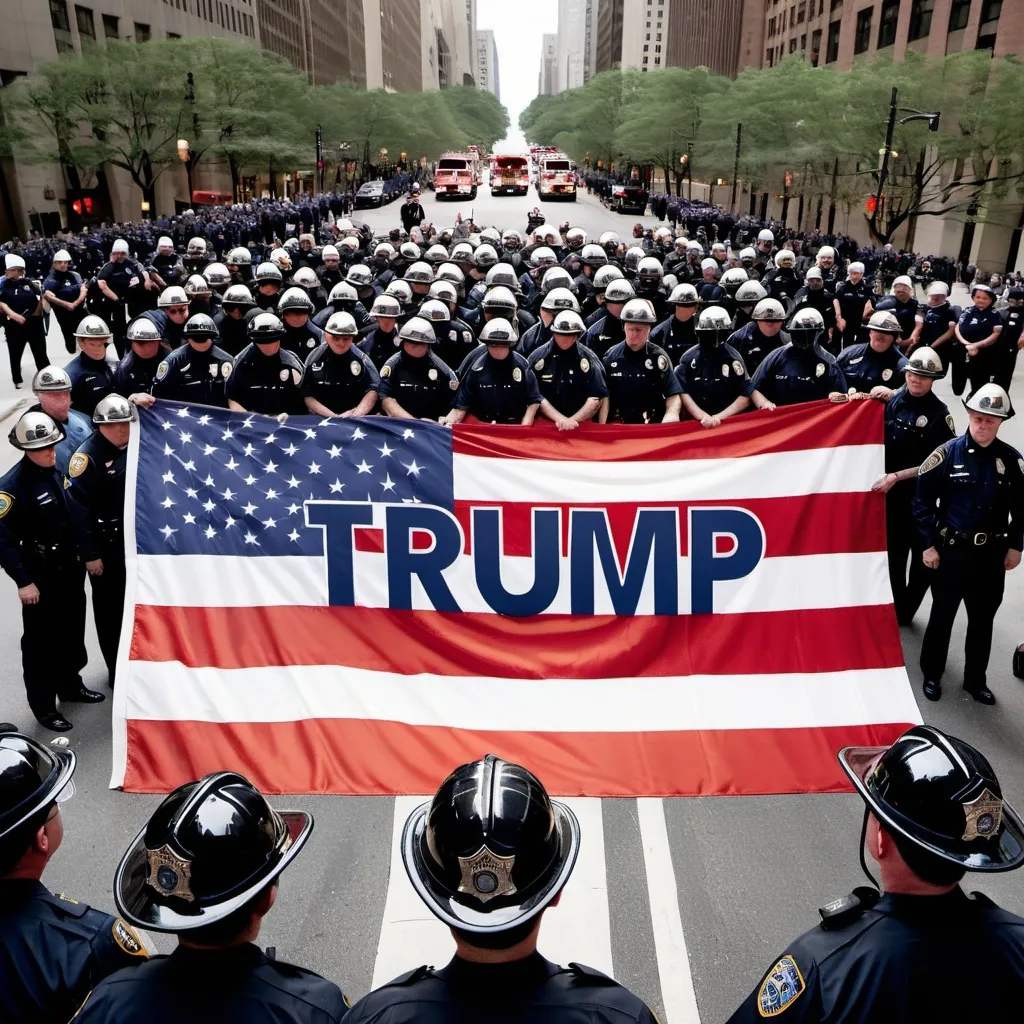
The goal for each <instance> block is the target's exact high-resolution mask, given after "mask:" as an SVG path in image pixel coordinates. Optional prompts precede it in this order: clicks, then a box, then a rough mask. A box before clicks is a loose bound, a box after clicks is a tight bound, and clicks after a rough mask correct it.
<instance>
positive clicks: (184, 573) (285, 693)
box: [111, 402, 920, 796]
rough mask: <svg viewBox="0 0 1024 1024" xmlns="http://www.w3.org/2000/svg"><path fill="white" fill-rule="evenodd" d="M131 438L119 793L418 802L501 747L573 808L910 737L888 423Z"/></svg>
mask: <svg viewBox="0 0 1024 1024" xmlns="http://www.w3.org/2000/svg"><path fill="white" fill-rule="evenodd" d="M135 430H136V436H135V437H134V438H133V443H132V445H131V449H130V459H129V473H128V499H127V503H128V504H127V509H126V547H127V551H126V554H127V560H128V591H127V594H126V609H125V619H124V625H123V631H124V635H123V638H122V640H123V642H122V645H121V662H120V664H119V666H118V677H117V678H118V686H117V689H116V690H115V700H114V716H115V729H114V739H115V743H114V763H113V771H112V780H111V784H112V785H114V786H122V787H124V788H125V789H127V790H131V791H164V790H166V789H169V788H171V787H173V786H175V785H178V784H180V783H181V782H184V781H186V780H188V779H191V778H196V777H198V776H200V775H202V774H204V773H205V772H208V771H212V770H216V769H226V768H230V769H235V770H239V771H241V772H243V773H244V774H246V775H247V776H248V777H250V778H251V779H253V780H254V781H255V782H256V783H257V785H259V787H260V788H261V789H263V790H265V791H267V792H271V793H274V792H276V793H280V792H318V793H355V794H385V793H388V794H390V793H424V792H431V791H433V789H435V788H436V786H437V784H438V783H439V782H440V780H441V779H442V778H443V777H444V776H445V775H446V774H447V773H448V772H449V771H450V770H451V769H452V768H453V767H454V766H455V765H457V764H459V763H461V762H464V761H469V760H472V759H474V758H478V757H480V756H482V754H483V753H485V752H487V751H493V752H495V753H497V754H499V755H501V756H503V757H507V758H510V759H512V760H519V761H521V762H523V763H525V764H527V765H528V766H529V767H531V768H532V769H533V770H535V771H538V772H540V774H541V777H543V778H545V781H546V782H547V783H548V785H549V786H550V787H551V788H552V789H553V791H556V792H559V793H563V794H570V795H571V794H576V795H586V796H604V795H622V796H665V795H696V794H700V795H713V794H752V793H775V792H823V791H830V790H838V789H844V788H847V787H846V782H845V778H844V777H843V775H842V772H841V771H840V770H839V769H838V765H837V764H836V760H835V752H836V750H838V748H839V747H840V746H843V745H845V744H849V743H863V742H867V741H868V740H870V742H872V743H886V742H890V741H891V740H892V739H894V738H895V737H896V736H897V735H898V734H899V733H900V732H902V731H903V730H904V729H905V728H906V727H907V726H908V725H909V724H912V723H914V722H917V721H919V720H920V719H919V715H918V711H917V706H916V703H915V702H914V699H913V695H912V693H911V690H910V686H909V682H908V680H907V676H906V671H905V669H904V666H903V654H902V648H901V645H900V639H899V633H898V630H897V627H896V623H895V618H894V614H893V609H892V595H891V593H890V591H889V583H888V573H887V566H886V555H885V526H884V498H882V497H881V496H880V495H876V494H874V493H872V492H871V484H872V482H873V481H874V480H875V479H877V477H879V476H880V475H881V474H882V472H883V447H882V408H881V405H880V404H879V403H875V402H864V403H856V404H851V405H845V406H831V405H828V404H827V403H821V404H820V405H818V404H815V405H809V406H797V407H791V408H788V409H778V410H776V411H774V412H772V413H753V414H750V415H745V416H740V417H735V418H734V419H730V420H728V421H727V422H726V423H725V424H724V425H723V426H722V427H721V428H719V429H716V430H713V431H706V430H703V429H702V428H701V427H699V426H698V425H697V424H692V423H691V424H669V425H659V426H652V427H620V428H617V429H615V430H608V429H602V428H600V427H596V426H595V427H585V428H582V429H580V430H578V431H575V432H573V433H572V434H570V435H565V434H559V433H558V432H556V431H555V430H553V429H547V428H546V427H544V426H538V427H536V428H533V429H523V428H514V427H513V428H508V427H494V426H485V425H469V426H458V427H456V428H455V429H454V430H447V429H445V428H443V427H441V426H439V425H437V424H431V423H427V422H423V421H403V420H389V419H386V418H381V417H369V418H365V419H360V420H354V419H326V420H320V419H318V418H315V417H292V418H290V419H289V420H287V421H286V422H285V423H283V424H282V423H279V422H277V421H276V420H273V419H269V418H266V417H261V416H254V415H247V414H244V413H237V412H232V411H228V410H220V409H211V408H205V407H199V406H186V405H181V404H177V403H170V402H160V403H157V405H155V406H154V407H153V408H151V409H148V410H141V412H140V419H139V423H138V425H137V427H135Z"/></svg>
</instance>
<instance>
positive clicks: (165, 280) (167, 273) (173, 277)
mask: <svg viewBox="0 0 1024 1024" xmlns="http://www.w3.org/2000/svg"><path fill="white" fill-rule="evenodd" d="M236 251H238V250H232V255H234V254H235V252H236ZM241 251H242V252H244V253H245V257H246V259H248V257H249V250H248V249H242V250H241ZM148 269H149V276H150V277H151V278H152V279H153V282H154V283H155V284H156V286H157V287H158V288H159V289H160V290H161V291H162V290H163V289H164V288H168V287H170V286H171V285H172V284H181V283H182V282H183V281H184V278H185V267H184V265H183V264H182V262H181V258H180V257H179V256H178V254H177V253H176V252H175V251H174V242H173V241H172V240H171V239H170V238H168V237H167V236H166V235H164V236H163V237H161V238H160V239H159V240H158V241H157V243H156V254H155V255H154V256H153V259H152V260H151V261H150V264H149V268H148ZM236 270H237V264H236Z"/></svg>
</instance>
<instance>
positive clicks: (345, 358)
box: [301, 342, 380, 413]
mask: <svg viewBox="0 0 1024 1024" xmlns="http://www.w3.org/2000/svg"><path fill="white" fill-rule="evenodd" d="M379 387H380V375H379V374H378V373H377V368H376V367H375V366H374V365H373V363H372V362H371V361H370V357H369V356H368V355H367V354H366V353H365V352H363V351H362V350H361V349H360V348H359V346H358V345H355V344H353V345H352V347H351V348H350V349H349V350H348V351H347V352H346V353H345V354H344V355H341V356H339V355H335V354H334V353H333V352H332V351H331V348H330V346H329V345H328V344H327V342H324V343H323V344H322V345H321V346H320V347H319V348H317V349H314V351H313V352H311V353H310V355H309V358H308V359H307V360H306V367H305V370H304V372H303V375H302V386H301V390H302V396H303V398H315V399H316V400H317V401H318V402H320V403H321V404H322V405H325V406H327V408H328V409H330V410H331V412H334V413H342V412H348V410H349V409H354V408H355V407H356V406H357V405H358V404H359V403H360V402H361V401H362V400H363V397H364V396H365V395H366V392H367V391H376V390H377V389H378V388H379Z"/></svg>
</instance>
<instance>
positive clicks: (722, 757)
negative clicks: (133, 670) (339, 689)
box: [124, 719, 909, 796]
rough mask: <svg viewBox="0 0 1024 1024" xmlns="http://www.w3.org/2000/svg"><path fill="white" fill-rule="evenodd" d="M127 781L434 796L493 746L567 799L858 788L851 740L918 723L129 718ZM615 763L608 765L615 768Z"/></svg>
mask: <svg viewBox="0 0 1024 1024" xmlns="http://www.w3.org/2000/svg"><path fill="white" fill-rule="evenodd" d="M127 725H128V763H127V771H126V774H125V780H124V789H125V790H127V791H130V792H141V793H154V792H156V793H162V792H166V791H168V790H171V789H173V788H174V787H175V786H178V785H181V784H182V783H184V782H189V781H191V780H193V779H198V778H201V777H202V776H203V775H206V774H207V773H209V772H213V771H222V770H233V771H239V772H241V773H242V774H243V775H245V776H246V777H247V778H249V779H250V781H252V782H253V783H254V784H255V785H256V786H257V787H258V788H259V789H260V790H262V791H263V792H265V793H338V794H343V793H354V794H361V795H391V794H395V793H432V792H434V790H436V789H437V787H438V786H439V785H440V783H441V781H442V780H443V779H444V778H445V777H446V776H447V775H448V774H449V772H451V771H452V769H454V768H455V767H457V766H458V765H460V764H464V763H465V762H467V761H472V760H475V759H476V758H479V757H482V756H483V755H484V754H486V753H494V754H498V755H499V756H500V757H503V758H506V759H508V760H510V761H515V762H517V763H519V764H523V765H525V766H526V767H527V768H529V769H530V770H531V771H533V772H534V773H536V774H537V775H538V776H539V778H540V779H541V781H542V782H543V783H544V784H545V786H547V788H548V789H549V790H550V791H551V792H552V793H557V794H561V795H566V796H575V795H586V796H638V795H646V796H745V795H757V794H765V793H829V792H837V791H843V790H848V789H849V788H850V786H849V784H848V782H847V780H846V776H845V775H844V774H843V772H842V770H841V769H840V767H839V765H838V763H837V761H836V753H837V751H838V750H839V749H840V748H841V747H843V746H885V745H888V744H890V743H892V741H893V740H894V739H896V737H897V736H899V735H900V734H901V733H903V732H904V731H905V730H906V729H907V728H908V727H909V725H908V724H903V723H896V724H890V723H884V724H879V725H861V726H839V727H831V728H818V729H776V730H769V729H736V730H708V731H699V732H648V733H507V732H500V731H495V732H483V731H468V730H458V729H446V728H442V727H437V726H434V727H429V728H427V727H422V726H411V725H404V724H401V723H398V722H367V721H353V720H351V719H305V720H302V721H297V722H271V723H266V722H261V723H249V722H245V723H238V722H234V723H230V724H215V723H210V722H155V721H141V720H129V721H128V723H127ZM609 765H615V771H614V772H611V773H610V772H609V771H608V766H609Z"/></svg>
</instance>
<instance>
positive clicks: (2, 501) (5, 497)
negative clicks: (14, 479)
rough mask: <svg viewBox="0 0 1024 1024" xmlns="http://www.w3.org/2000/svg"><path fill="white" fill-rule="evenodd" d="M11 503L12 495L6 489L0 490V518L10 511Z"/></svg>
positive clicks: (12, 502)
mask: <svg viewBox="0 0 1024 1024" xmlns="http://www.w3.org/2000/svg"><path fill="white" fill-rule="evenodd" d="M13 504H14V495H12V494H8V493H7V492H6V491H0V519H3V517H4V516H5V515H7V513H8V512H10V511H11V506H12V505H13Z"/></svg>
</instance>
